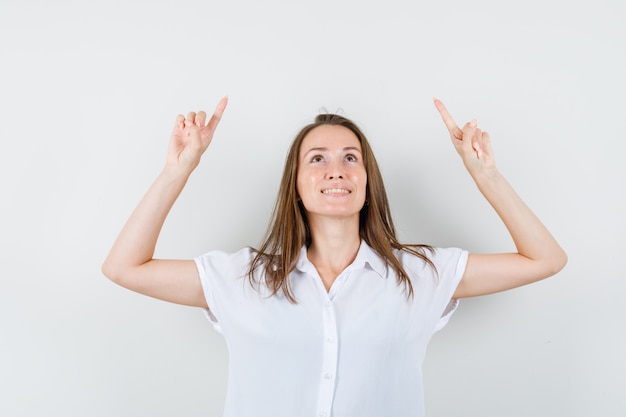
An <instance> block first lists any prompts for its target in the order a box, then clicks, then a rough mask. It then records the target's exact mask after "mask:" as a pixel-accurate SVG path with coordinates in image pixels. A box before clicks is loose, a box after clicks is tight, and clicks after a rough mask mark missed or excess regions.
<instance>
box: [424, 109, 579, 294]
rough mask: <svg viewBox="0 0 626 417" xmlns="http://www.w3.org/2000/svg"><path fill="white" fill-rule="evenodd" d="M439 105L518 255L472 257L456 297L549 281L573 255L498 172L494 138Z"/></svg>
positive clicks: (469, 170) (471, 172) (451, 135)
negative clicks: (458, 121)
mask: <svg viewBox="0 0 626 417" xmlns="http://www.w3.org/2000/svg"><path fill="white" fill-rule="evenodd" d="M435 106H436V107H437V110H439V113H440V114H441V117H442V119H443V122H444V123H445V124H446V127H447V128H448V131H449V132H450V138H451V139H452V143H453V145H454V147H455V149H456V151H457V152H458V153H459V155H460V156H461V158H462V159H463V163H464V164H465V167H466V168H467V170H468V172H469V173H470V175H471V176H472V178H473V179H474V181H475V182H476V185H477V186H478V189H479V190H480V192H481V193H482V194H483V196H484V197H485V198H486V199H487V201H488V202H489V204H491V206H492V207H493V208H494V209H495V211H496V213H497V214H498V216H499V217H500V219H502V221H503V222H504V225H505V226H506V228H507V230H508V231H509V233H510V234H511V237H512V238H513V242H514V243H515V247H516V249H517V253H498V254H473V253H472V254H470V255H469V259H468V261H467V266H466V269H465V273H464V274H463V278H462V280H461V282H460V284H459V286H458V287H457V289H456V291H455V293H454V298H464V297H473V296H477V295H485V294H491V293H496V292H500V291H505V290H509V289H512V288H516V287H520V286H522V285H526V284H530V283H532V282H535V281H539V280H541V279H544V278H547V277H549V276H551V275H554V274H556V273H557V272H559V271H560V270H561V269H562V268H563V267H564V266H565V264H566V263H567V255H566V254H565V251H563V249H562V248H561V246H560V245H559V244H558V242H557V241H556V240H555V239H554V237H553V236H552V234H550V232H549V231H548V229H547V228H546V227H545V226H544V225H543V223H541V221H540V220H539V219H538V218H537V216H535V214H534V213H533V212H532V211H531V210H530V209H529V208H528V206H527V205H526V204H525V203H524V202H523V201H522V199H521V198H520V197H519V196H518V195H517V193H516V192H515V190H514V189H513V187H511V185H510V184H509V183H508V182H507V181H506V179H505V178H504V177H503V176H502V174H500V172H499V171H498V170H497V168H496V164H495V160H494V157H493V151H492V148H491V142H490V140H489V134H487V132H483V131H481V130H480V129H479V128H478V125H477V123H476V120H472V121H471V122H469V123H467V124H465V126H463V129H460V128H459V127H458V126H457V125H456V123H455V122H454V120H453V119H452V117H451V116H450V113H448V110H447V109H446V107H445V106H444V105H443V103H442V102H441V101H439V100H435Z"/></svg>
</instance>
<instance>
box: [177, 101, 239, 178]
mask: <svg viewBox="0 0 626 417" xmlns="http://www.w3.org/2000/svg"><path fill="white" fill-rule="evenodd" d="M227 104H228V97H224V98H222V99H221V100H220V102H219V103H218V104H217V107H216V108H215V111H214V112H213V115H212V116H211V119H209V121H208V123H206V124H205V122H206V117H207V115H206V113H205V112H203V111H199V112H198V113H195V112H190V113H189V114H187V117H185V116H183V115H178V116H177V117H176V122H175V123H174V129H173V130H172V137H171V139H170V144H169V148H168V152H167V165H168V166H171V167H180V168H183V169H186V170H193V169H194V168H195V167H196V166H197V165H198V164H199V163H200V157H201V156H202V154H203V153H204V151H205V150H206V149H207V147H208V146H209V144H210V143H211V140H212V139H213V134H214V133H215V129H217V125H218V124H219V122H220V120H221V118H222V114H223V113H224V110H225V109H226V105H227Z"/></svg>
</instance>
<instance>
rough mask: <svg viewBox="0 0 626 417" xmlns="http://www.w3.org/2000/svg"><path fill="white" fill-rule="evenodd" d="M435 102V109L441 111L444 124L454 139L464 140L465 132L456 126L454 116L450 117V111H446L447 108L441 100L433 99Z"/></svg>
mask: <svg viewBox="0 0 626 417" xmlns="http://www.w3.org/2000/svg"><path fill="white" fill-rule="evenodd" d="M433 101H434V103H435V107H436V108H437V110H438V111H439V114H440V115H441V119H442V120H443V123H444V124H445V125H446V127H447V128H448V131H449V132H450V135H451V136H452V137H455V138H457V139H462V138H463V132H462V131H461V129H459V127H458V126H457V125H456V123H455V121H454V119H453V118H452V116H450V112H448V109H446V106H444V105H443V103H442V102H441V100H439V99H436V98H435V99H433Z"/></svg>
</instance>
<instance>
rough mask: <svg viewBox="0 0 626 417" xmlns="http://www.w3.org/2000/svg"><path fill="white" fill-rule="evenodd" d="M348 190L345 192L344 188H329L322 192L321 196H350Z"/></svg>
mask: <svg viewBox="0 0 626 417" xmlns="http://www.w3.org/2000/svg"><path fill="white" fill-rule="evenodd" d="M350 193H351V191H350V190H346V189H345V188H329V189H326V190H322V194H350Z"/></svg>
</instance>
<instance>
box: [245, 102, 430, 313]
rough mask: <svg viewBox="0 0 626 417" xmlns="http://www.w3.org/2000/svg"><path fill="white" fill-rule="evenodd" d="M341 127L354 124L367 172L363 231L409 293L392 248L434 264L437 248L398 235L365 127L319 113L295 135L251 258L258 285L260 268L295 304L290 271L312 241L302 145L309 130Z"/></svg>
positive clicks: (273, 288) (269, 283) (250, 275)
mask: <svg viewBox="0 0 626 417" xmlns="http://www.w3.org/2000/svg"><path fill="white" fill-rule="evenodd" d="M322 125H331V126H342V127H345V128H348V129H350V130H351V131H352V132H353V133H354V134H355V135H356V137H357V138H358V140H359V142H360V143H361V148H362V152H363V162H364V165H365V172H366V174H367V194H366V200H365V201H366V204H365V205H364V206H363V208H362V209H361V213H360V225H359V234H360V236H361V239H363V240H364V241H365V242H367V244H368V245H369V246H370V247H371V248H372V249H374V250H375V251H376V253H378V255H379V256H380V257H381V258H383V260H384V261H385V263H386V264H387V266H389V267H391V268H392V269H393V270H394V271H395V272H396V274H397V275H398V285H401V284H402V285H404V287H405V290H407V295H408V296H409V297H412V296H413V286H412V285H411V280H410V278H409V276H408V274H407V273H406V271H405V270H404V268H402V264H401V263H400V261H398V259H397V258H396V256H395V255H394V253H393V250H394V249H397V250H403V251H405V252H409V253H411V254H413V255H415V256H417V257H419V258H421V259H422V260H423V261H424V262H425V263H426V264H428V265H429V266H430V267H432V268H433V269H436V268H435V265H434V264H433V263H432V261H431V260H430V259H429V258H428V257H427V256H426V255H425V254H424V252H425V250H428V251H430V252H432V251H433V248H432V247H431V246H428V245H407V244H402V243H400V242H399V241H398V239H397V238H396V231H395V227H394V224H393V220H392V218H391V210H390V208H389V201H388V199H387V192H386V191H385V185H384V184H383V178H382V175H381V173H380V170H379V169H378V164H377V163H376V159H375V158H374V153H373V152H372V148H371V147H370V145H369V142H368V141H367V138H366V137H365V135H364V134H363V132H361V129H359V127H358V126H357V125H356V124H355V123H354V122H352V121H351V120H349V119H347V118H345V117H343V116H339V115H337V114H320V115H318V116H317V117H316V118H315V121H314V122H313V123H311V124H309V125H307V126H305V127H304V128H302V130H301V131H300V132H299V133H298V134H297V135H296V137H295V139H294V140H293V142H292V144H291V147H290V149H289V152H288V153H287V158H286V161H285V170H284V172H283V178H282V181H281V183H280V188H279V190H278V197H277V199H276V205H275V206H274V212H273V214H272V220H271V222H270V225H269V227H268V230H267V233H266V236H265V241H264V242H263V244H262V245H261V247H260V248H259V249H256V250H255V252H256V255H255V257H254V258H253V260H252V262H251V263H250V269H249V270H248V278H249V280H250V282H251V284H252V285H253V286H256V285H258V282H257V280H256V279H255V278H254V271H255V270H256V269H257V268H261V269H262V270H263V271H264V274H265V284H266V285H267V287H268V288H269V289H270V291H271V292H272V295H275V294H277V293H278V292H279V291H280V290H282V291H283V293H284V294H285V296H286V297H287V299H288V300H289V301H290V302H292V303H296V299H295V297H294V295H293V292H292V290H291V287H290V281H289V274H290V273H291V271H293V270H294V268H295V267H296V264H297V262H298V258H299V256H300V250H301V249H302V246H303V245H307V246H309V245H310V244H311V233H310V230H309V225H308V221H307V217H306V212H305V210H304V207H303V206H302V203H301V202H300V199H299V198H298V192H297V190H296V180H297V174H298V165H299V155H300V146H301V145H302V141H303V140H304V138H305V137H306V135H307V134H308V133H309V132H311V131H312V130H313V129H315V128H316V127H318V126H322Z"/></svg>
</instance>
